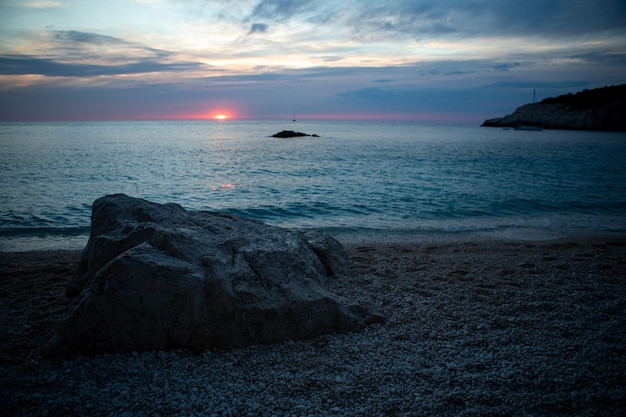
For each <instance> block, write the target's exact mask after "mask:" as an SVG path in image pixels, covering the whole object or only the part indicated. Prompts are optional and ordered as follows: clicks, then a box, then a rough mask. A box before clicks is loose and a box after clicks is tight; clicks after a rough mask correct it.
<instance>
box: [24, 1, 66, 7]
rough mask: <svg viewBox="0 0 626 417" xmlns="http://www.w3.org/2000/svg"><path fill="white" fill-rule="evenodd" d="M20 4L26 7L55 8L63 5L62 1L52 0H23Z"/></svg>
mask: <svg viewBox="0 0 626 417" xmlns="http://www.w3.org/2000/svg"><path fill="white" fill-rule="evenodd" d="M20 5H21V6H22V7H25V8H28V9H56V8H59V7H63V3H61V2H58V1H52V0H33V1H25V2H21V3H20Z"/></svg>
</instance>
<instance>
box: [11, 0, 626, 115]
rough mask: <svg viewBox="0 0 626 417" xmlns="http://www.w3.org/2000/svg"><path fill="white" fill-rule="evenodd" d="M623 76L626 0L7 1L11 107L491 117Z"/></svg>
mask: <svg viewBox="0 0 626 417" xmlns="http://www.w3.org/2000/svg"><path fill="white" fill-rule="evenodd" d="M622 83H626V1H624V0H594V1H591V0H583V1H581V0H491V1H488V0H473V1H472V0H449V1H446V0H225V1H222V0H212V1H201V0H134V1H133V0H126V1H119V0H107V1H101V0H98V1H89V0H0V120H103V119H105V120H108V119H202V118H207V119H209V118H212V117H213V116H215V115H216V114H219V113H224V114H228V115H229V116H231V118H233V119H281V118H291V117H292V116H294V115H295V116H296V117H298V118H300V119H307V118H310V119H314V118H318V119H409V120H427V121H442V122H453V121H459V122H476V123H480V122H482V120H483V119H485V118H488V117H495V116H502V115H504V114H507V113H511V112H512V111H513V110H514V109H515V108H516V107H518V106H519V105H522V104H525V103H528V102H531V101H532V97H533V89H536V92H537V99H538V100H539V99H542V98H545V97H550V96H555V95H559V94H564V93H570V92H576V91H580V90H583V89H585V88H595V87H602V86H605V85H615V84H622Z"/></svg>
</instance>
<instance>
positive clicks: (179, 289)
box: [49, 194, 382, 354]
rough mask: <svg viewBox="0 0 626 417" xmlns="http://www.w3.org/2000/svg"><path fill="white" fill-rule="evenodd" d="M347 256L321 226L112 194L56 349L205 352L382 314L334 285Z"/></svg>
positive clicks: (73, 286)
mask: <svg viewBox="0 0 626 417" xmlns="http://www.w3.org/2000/svg"><path fill="white" fill-rule="evenodd" d="M346 262H347V257H346V254H345V252H344V251H343V248H342V247H341V245H340V244H339V242H337V241H336V240H334V239H332V238H330V237H328V236H326V235H323V234H321V233H317V232H306V233H304V232H299V231H293V230H287V229H282V228H278V227H273V226H269V225H266V224H264V223H262V222H258V221H253V220H246V219H241V218H237V217H234V216H231V215H228V214H223V213H209V212H191V211H186V210H185V209H183V208H182V207H181V206H179V205H177V204H165V205H160V204H156V203H151V202H148V201H145V200H141V199H136V198H131V197H128V196H126V195H121V194H118V195H112V196H106V197H103V198H100V199H98V200H96V201H95V202H94V204H93V208H92V231H91V236H90V238H89V242H88V244H87V246H86V247H85V249H84V251H83V254H82V257H81V261H80V264H79V268H78V271H77V273H76V274H75V276H74V278H73V281H72V282H71V283H70V285H69V287H68V289H67V294H68V295H69V296H72V297H77V302H76V306H75V308H74V309H73V311H72V312H71V314H70V315H69V316H68V317H67V318H66V319H65V320H64V321H62V322H61V324H60V326H59V327H58V329H57V330H56V332H55V335H54V337H53V339H52V341H51V343H50V346H49V352H51V353H53V354H54V353H57V354H82V353H100V352H127V351H140V350H162V349H169V348H174V347H176V348H178V347H184V348H189V349H191V350H193V351H196V352H198V351H202V350H204V349H206V348H209V347H230V346H245V345H250V344H256V343H274V342H279V341H283V340H287V339H305V338H309V337H314V336H317V335H320V334H324V333H330V332H347V331H356V330H359V329H361V328H362V327H364V326H366V325H367V324H369V323H371V322H376V321H381V320H382V318H381V317H379V316H376V315H372V314H369V313H368V312H367V311H366V310H365V309H364V308H362V307H360V306H358V305H351V306H345V305H342V304H341V302H340V300H339V299H338V297H337V296H336V295H334V294H332V293H330V292H328V291H327V290H325V289H324V283H325V282H326V280H328V279H339V278H336V277H337V276H338V275H340V274H341V272H342V271H343V269H344V267H345V263H346Z"/></svg>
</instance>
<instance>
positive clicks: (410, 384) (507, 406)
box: [0, 237, 626, 416]
mask: <svg viewBox="0 0 626 417" xmlns="http://www.w3.org/2000/svg"><path fill="white" fill-rule="evenodd" d="M346 249H347V251H348V253H349V255H350V259H351V266H350V271H349V273H348V274H347V276H346V277H343V278H341V279H337V280H334V281H333V282H332V288H331V289H332V290H333V291H335V292H336V293H338V294H340V295H341V296H342V297H344V298H346V299H348V300H351V301H355V302H358V303H361V304H363V305H365V306H367V307H368V308H370V309H372V310H375V311H377V312H379V313H381V314H383V315H384V316H386V317H387V320H386V322H385V323H383V324H376V325H373V326H370V327H368V328H367V329H365V330H364V331H362V332H359V333H354V334H345V335H325V336H321V337H318V338H316V339H313V340H309V341H298V342H285V343H282V344H278V345H271V346H256V347H249V348H244V349H236V350H232V351H218V350H215V351H207V352H206V353H205V354H203V355H192V354H190V353H189V352H184V351H176V352H170V353H162V352H146V353H136V354H134V355H133V354H127V355H103V356H98V357H92V358H85V357H83V358H75V359H65V360H63V359H46V358H43V357H42V356H41V353H40V351H41V347H42V346H43V345H44V344H45V342H46V340H47V338H48V337H49V332H50V330H51V329H52V328H53V326H54V325H55V323H57V322H58V321H59V320H60V319H61V318H62V317H63V315H64V314H66V312H67V309H68V305H69V304H68V301H67V299H65V297H64V295H63V294H64V290H65V285H66V283H67V281H68V279H69V278H70V277H71V275H72V272H73V270H74V268H75V267H76V265H77V262H78V259H79V257H80V252H78V251H45V252H24V253H0V310H1V311H0V313H1V314H0V329H1V332H0V337H1V340H0V342H1V346H2V351H1V356H0V363H1V364H2V365H1V366H2V374H1V376H0V390H1V391H0V392H1V396H2V398H1V403H3V404H4V409H5V411H6V412H8V414H9V415H124V413H126V415H156V414H160V415H172V414H177V415H233V416H234V415H268V416H270V415H277V416H278V415H368V416H372V415H407V416H409V415H563V416H565V415H568V416H569V415H605V416H606V415H615V416H617V415H622V412H623V411H624V410H626V238H624V237H610V238H593V239H574V238H572V239H567V240H559V241H540V242H528V241H526V242H521V241H464V242H428V243H420V242H404V243H402V242H400V243H393V242H389V241H385V242H384V244H376V243H375V242H374V241H371V240H368V241H363V242H360V243H359V242H354V241H353V242H351V243H347V244H346Z"/></svg>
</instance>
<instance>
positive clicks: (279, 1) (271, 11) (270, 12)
mask: <svg viewBox="0 0 626 417" xmlns="http://www.w3.org/2000/svg"><path fill="white" fill-rule="evenodd" d="M315 3H318V4H319V3H321V2H319V1H317V2H316V1H312V0H261V1H259V2H258V3H257V5H256V6H255V7H254V9H253V10H252V14H251V15H250V19H267V20H279V21H280V20H286V19H289V18H291V17H292V16H294V15H297V14H299V13H302V12H303V11H305V10H310V9H311V8H312V7H314V6H315Z"/></svg>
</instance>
